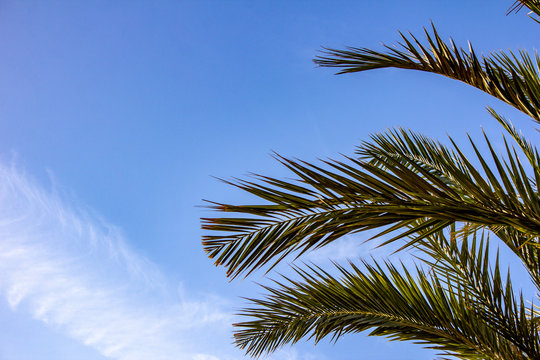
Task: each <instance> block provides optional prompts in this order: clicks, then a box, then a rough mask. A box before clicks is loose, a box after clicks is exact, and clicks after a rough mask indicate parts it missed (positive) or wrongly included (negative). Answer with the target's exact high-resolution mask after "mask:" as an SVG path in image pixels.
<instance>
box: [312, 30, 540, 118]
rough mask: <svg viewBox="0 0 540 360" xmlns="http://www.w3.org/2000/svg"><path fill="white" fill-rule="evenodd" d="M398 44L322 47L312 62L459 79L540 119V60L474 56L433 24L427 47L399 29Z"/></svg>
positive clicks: (344, 68)
mask: <svg viewBox="0 0 540 360" xmlns="http://www.w3.org/2000/svg"><path fill="white" fill-rule="evenodd" d="M400 35H401V39H402V42H398V46H396V47H393V46H388V45H385V46H384V47H385V51H376V50H371V49H367V48H355V47H349V48H347V49H346V50H335V49H326V50H325V51H324V55H323V56H318V57H317V58H316V59H315V60H314V61H315V63H316V64H318V65H320V66H324V67H336V68H341V69H342V70H340V71H339V72H338V74H344V73H352V72H359V71H365V70H373V69H380V68H389V67H392V68H400V69H410V70H420V71H426V72H431V73H436V74H440V75H444V76H447V77H449V78H452V79H455V80H460V81H463V82H465V83H467V84H469V85H472V86H474V87H476V88H478V89H480V90H482V91H484V92H486V93H488V94H490V95H493V96H495V97H496V98H498V99H500V100H502V101H504V102H506V103H508V104H510V105H512V106H514V107H515V108H516V109H518V110H520V111H522V112H524V113H525V114H527V115H529V116H531V117H532V118H533V119H534V120H536V121H537V122H540V91H539V89H540V73H539V70H538V69H539V64H540V59H539V58H538V55H537V54H535V57H534V60H533V59H531V57H530V56H529V55H528V54H527V53H526V52H524V51H520V52H519V56H518V55H516V54H514V53H512V52H509V53H508V54H506V53H504V52H499V53H496V54H493V55H492V56H491V57H485V56H478V55H476V52H475V51H474V50H473V48H472V46H471V45H470V44H469V49H468V50H465V49H463V48H458V47H457V46H456V44H455V43H454V41H453V40H450V43H449V44H447V43H445V42H444V41H443V40H442V39H441V38H440V36H439V34H438V33H437V30H436V29H435V26H433V30H432V34H430V33H429V32H428V31H427V30H425V35H426V39H427V45H423V44H422V43H421V42H420V40H418V39H417V38H416V37H415V36H414V35H412V34H409V36H406V35H404V34H402V33H400Z"/></svg>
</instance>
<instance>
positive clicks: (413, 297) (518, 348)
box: [202, 0, 540, 359]
mask: <svg viewBox="0 0 540 360" xmlns="http://www.w3.org/2000/svg"><path fill="white" fill-rule="evenodd" d="M522 8H527V9H528V10H529V11H530V13H529V16H530V17H532V18H533V20H535V21H538V16H540V1H536V0H535V1H517V2H515V3H514V4H513V5H512V7H511V8H510V9H509V13H511V12H517V11H519V10H520V9H522ZM425 35H426V43H427V44H426V45H424V44H422V42H421V41H420V40H418V38H417V37H415V36H414V35H412V34H409V35H408V36H406V35H403V34H401V38H402V41H401V42H400V43H398V47H391V46H386V47H385V49H386V50H385V51H383V52H380V51H375V50H371V49H366V48H348V49H346V50H334V49H327V50H326V52H325V55H324V56H321V57H318V58H317V59H315V62H316V63H317V64H319V65H320V66H325V67H337V68H339V69H340V70H339V73H340V74H343V73H350V72H358V71H365V70H372V69H378V68H387V67H393V68H402V69H410V70H421V71H426V72H431V73H435V74H440V75H444V76H447V77H449V78H452V79H456V80H460V81H462V82H464V83H466V84H469V85H472V86H474V87H476V88H478V89H480V90H482V91H484V92H486V93H488V94H490V95H492V96H494V97H496V98H498V99H500V100H502V101H504V102H506V103H508V104H510V105H512V106H514V107H515V108H516V109H518V110H520V111H521V112H523V113H525V114H527V115H529V116H530V117H531V118H532V119H533V120H534V121H536V122H540V73H539V69H540V57H539V56H538V55H537V54H536V53H535V54H534V56H530V55H529V54H528V53H526V52H525V51H520V52H519V53H518V55H516V54H514V53H512V52H507V53H504V52H498V53H494V54H491V56H489V57H484V56H481V57H479V56H477V55H476V53H475V52H474V50H473V48H472V46H470V45H469V48H468V50H464V49H462V48H458V47H457V46H456V45H455V44H454V42H453V41H450V43H449V44H447V43H445V42H444V41H443V40H442V39H441V38H440V37H439V35H438V33H437V31H436V29H435V27H434V26H432V32H431V33H430V32H428V31H426V32H425ZM488 111H489V112H490V114H491V115H492V116H493V117H494V118H495V119H496V120H497V121H498V122H499V123H500V124H501V126H502V127H503V128H504V129H505V130H506V132H507V133H508V134H509V136H510V138H511V139H512V140H513V142H515V145H512V144H511V143H509V141H507V139H506V138H503V141H504V144H505V149H506V150H505V153H504V154H503V155H498V154H497V153H496V152H495V150H494V148H493V146H492V143H491V141H490V140H489V139H488V137H487V136H484V142H485V146H486V147H487V149H488V154H487V155H486V154H482V153H481V152H480V150H479V146H478V145H477V143H475V142H474V141H473V140H472V139H469V142H470V144H469V145H470V147H471V150H472V151H469V153H472V154H473V155H472V156H466V155H465V153H466V152H465V151H464V150H463V149H462V148H460V147H459V146H458V145H457V144H456V142H455V141H454V140H453V139H451V138H450V139H449V142H450V143H451V144H452V146H451V147H448V146H445V145H443V144H441V143H439V142H437V141H435V140H432V139H430V138H428V137H426V136H423V135H421V134H417V133H413V132H411V131H407V130H403V129H395V130H389V131H387V132H385V133H382V134H375V135H372V136H371V140H369V141H366V142H364V143H363V144H361V145H360V146H359V147H358V149H357V151H356V156H355V157H349V158H345V159H344V160H342V161H337V160H327V161H321V163H319V164H310V163H306V162H303V161H299V160H293V159H286V158H283V157H281V156H279V155H276V156H275V158H276V159H277V160H278V161H280V162H281V163H282V164H283V165H284V166H285V167H287V168H288V169H289V170H290V171H291V172H292V173H293V174H295V175H296V177H297V180H296V181H294V180H293V181H285V180H280V179H276V178H271V177H267V176H262V175H255V179H254V180H252V181H249V180H240V179H236V180H234V181H227V182H228V183H229V184H231V185H234V186H236V187H238V188H240V189H242V190H244V191H247V192H249V193H251V194H253V195H255V196H256V197H257V198H259V199H261V203H258V204H254V205H229V204H220V203H214V202H212V203H211V204H210V207H211V208H212V209H214V210H215V211H218V212H222V213H227V214H224V215H223V216H222V217H215V218H206V219H203V220H202V221H203V228H204V229H206V230H208V233H209V234H208V235H205V236H204V238H203V246H204V249H205V251H206V252H207V254H208V256H209V257H210V258H212V259H214V261H215V263H216V265H223V266H225V267H226V268H227V275H228V276H230V277H232V278H234V277H236V276H239V275H245V276H247V275H249V274H250V273H251V272H252V271H254V270H256V269H259V268H262V267H266V269H267V270H270V269H272V267H273V266H275V265H276V264H278V263H279V262H280V261H282V260H283V259H284V258H285V257H287V256H288V255H294V256H296V257H299V256H301V255H302V254H304V253H306V252H307V251H310V250H313V249H317V248H320V247H322V246H326V245H328V244H330V243H332V242H333V241H335V240H337V239H339V238H341V237H342V236H343V235H346V234H351V233H357V232H362V231H366V230H374V229H378V231H379V232H378V233H377V234H376V235H375V236H374V237H379V236H385V237H386V238H387V240H386V241H385V243H383V245H382V246H384V245H386V244H388V243H391V242H395V241H398V240H399V241H400V242H401V243H402V244H403V245H402V247H401V248H400V250H403V249H409V250H414V251H415V254H417V264H416V267H415V268H413V269H409V268H407V267H405V266H403V265H401V266H399V267H398V266H395V265H392V264H390V263H388V262H387V263H385V264H380V263H377V262H376V261H370V262H368V261H363V262H362V263H361V264H354V263H352V262H351V263H349V265H348V266H340V265H337V264H336V265H335V268H334V269H333V271H325V270H323V269H321V268H319V267H316V266H307V269H302V268H295V270H296V275H297V277H298V278H299V280H294V279H289V278H282V279H281V280H279V281H275V282H274V286H264V289H265V291H266V293H267V295H266V297H264V298H262V299H250V300H249V301H250V303H251V305H250V306H249V307H247V308H246V309H244V310H243V311H242V313H241V315H243V316H244V317H245V318H246V320H245V321H242V322H240V323H238V324H235V325H236V327H237V329H238V330H237V332H236V333H235V340H236V344H237V345H238V346H239V347H240V348H243V349H245V350H246V352H247V353H248V354H250V355H253V356H259V355H261V354H264V353H267V352H272V351H274V350H276V349H277V348H278V347H280V346H282V345H284V344H287V343H295V342H297V341H299V340H300V339H302V338H312V339H313V340H314V341H315V342H318V341H320V340H321V339H323V338H326V337H329V338H330V339H332V340H337V339H338V338H339V337H340V336H342V335H343V334H346V333H356V332H362V331H369V334H370V335H376V336H386V337H388V338H389V339H390V340H406V341H413V342H416V343H420V344H423V345H424V346H425V347H428V348H433V349H436V350H438V351H439V353H440V355H441V356H442V357H449V356H450V357H457V358H461V359H540V338H539V336H540V334H539V332H538V326H539V325H538V323H539V316H538V315H539V314H538V311H537V308H536V306H535V305H534V304H533V303H532V299H531V301H526V300H524V296H523V295H522V293H521V292H520V291H518V290H515V289H514V287H513V285H512V281H511V277H510V273H509V272H508V273H507V274H506V275H503V274H502V273H501V268H500V265H499V254H498V251H497V252H496V254H491V255H490V248H491V249H492V248H493V247H492V246H490V240H489V238H490V236H491V237H495V238H496V242H497V244H501V246H506V247H507V248H508V249H510V250H511V251H512V252H513V253H514V254H516V256H517V257H518V258H519V259H520V260H521V262H522V265H523V266H524V268H525V269H526V270H527V271H528V273H529V274H530V280H531V282H532V284H534V286H535V287H536V288H537V289H539V290H540V196H539V195H540V194H539V190H538V183H539V182H540V156H539V153H538V150H537V149H536V147H535V146H534V145H533V144H532V143H531V142H530V141H529V140H527V138H525V137H524V136H523V135H522V134H521V133H520V132H519V131H518V130H516V129H515V127H514V126H513V124H512V123H511V122H510V121H509V120H507V119H505V118H504V117H503V116H501V115H499V114H498V113H496V112H495V111H494V110H493V109H491V108H489V109H488ZM516 145H517V146H516ZM492 252H493V251H492ZM334 273H337V274H338V275H337V276H336V275H333V274H334Z"/></svg>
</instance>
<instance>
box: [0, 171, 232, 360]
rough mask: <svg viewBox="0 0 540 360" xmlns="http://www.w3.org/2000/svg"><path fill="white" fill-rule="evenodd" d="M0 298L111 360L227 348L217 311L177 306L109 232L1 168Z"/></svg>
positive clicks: (151, 268)
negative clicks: (212, 345)
mask: <svg viewBox="0 0 540 360" xmlns="http://www.w3.org/2000/svg"><path fill="white" fill-rule="evenodd" d="M0 293H1V294H2V296H5V298H6V300H7V302H8V304H9V306H10V307H11V308H12V309H13V310H14V311H23V312H28V313H29V314H30V315H31V316H32V317H34V318H35V319H38V320H40V321H43V322H45V323H47V324H49V325H50V326H51V327H54V328H56V329H59V330H60V331H61V332H64V333H65V334H67V335H68V336H71V337H73V338H75V339H77V340H79V341H80V342H82V343H83V344H85V345H87V346H90V347H93V348H95V349H96V350H98V351H99V352H100V353H101V354H103V355H104V356H106V357H109V358H112V359H119V360H124V359H125V360H128V359H129V360H137V359H155V360H159V359H163V360H167V359H193V360H203V359H204V360H217V359H218V358H217V357H216V356H219V357H223V356H222V354H210V353H208V354H207V352H209V351H207V349H206V348H203V349H201V348H200V346H201V345H202V343H200V342H199V343H197V337H198V336H201V335H206V336H205V337H206V338H208V336H209V335H210V334H213V333H219V336H222V337H225V339H224V340H225V341H224V343H227V342H228V340H230V338H228V336H230V333H229V329H228V324H230V322H231V315H230V314H228V313H227V312H225V311H223V310H222V309H220V308H219V306H218V305H216V303H219V302H216V301H215V299H209V298H208V299H206V300H205V299H203V300H201V299H200V297H198V298H197V300H192V299H193V298H194V296H191V297H189V293H188V292H187V291H186V290H182V295H181V296H179V295H178V294H177V291H176V289H173V288H172V287H170V286H168V285H167V280H166V278H165V277H164V276H163V275H162V274H161V273H160V271H159V269H158V268H157V267H156V266H155V265H154V264H152V263H151V262H150V261H148V260H147V259H145V258H144V257H143V256H141V255H139V254H137V253H136V252H134V251H133V250H131V249H130V247H129V246H128V245H127V244H126V242H125V240H124V237H123V235H122V233H121V231H120V230H119V229H118V228H116V227H114V226H112V225H110V224H107V222H106V221H104V220H103V219H100V218H99V217H98V216H96V215H90V214H89V211H88V210H82V209H81V208H80V207H75V206H71V205H69V204H68V202H66V201H65V200H62V198H61V197H60V196H59V195H57V194H55V193H54V192H49V191H45V190H44V189H43V188H42V187H40V186H38V185H37V184H36V182H33V181H31V180H29V179H28V177H26V176H25V175H23V174H22V173H21V172H20V171H18V170H17V169H15V168H14V167H9V166H5V165H2V164H0ZM171 294H172V295H171ZM171 299H173V300H171ZM201 350H202V351H201ZM227 357H229V356H227Z"/></svg>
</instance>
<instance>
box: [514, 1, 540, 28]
mask: <svg viewBox="0 0 540 360" xmlns="http://www.w3.org/2000/svg"><path fill="white" fill-rule="evenodd" d="M523 7H527V8H528V9H529V10H530V11H531V12H530V13H529V14H528V15H529V17H530V18H531V19H533V20H534V21H536V22H537V23H540V20H539V18H538V17H539V16H540V1H538V0H518V1H516V2H515V3H514V4H512V6H511V7H510V8H509V9H508V12H507V14H510V13H512V12H515V13H517V12H519V11H520V10H521V9H523ZM533 13H534V14H535V15H536V17H534V16H532V14H533Z"/></svg>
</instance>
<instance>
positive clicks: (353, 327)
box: [235, 262, 539, 360]
mask: <svg viewBox="0 0 540 360" xmlns="http://www.w3.org/2000/svg"><path fill="white" fill-rule="evenodd" d="M363 267H364V269H365V270H361V269H360V268H359V267H357V266H356V265H354V264H352V263H351V264H350V269H346V268H344V267H340V266H337V269H338V271H339V273H340V275H341V277H340V278H336V277H334V276H332V275H330V274H329V273H328V272H325V271H323V270H321V269H320V268H317V269H314V268H311V270H310V271H303V270H297V273H298V275H299V277H300V280H299V281H292V280H289V279H286V280H287V283H286V284H283V283H280V282H276V285H275V286H273V287H266V291H267V292H268V295H267V296H266V298H265V299H259V300H257V299H251V300H250V301H251V303H252V307H249V308H247V309H244V310H243V311H242V312H241V314H240V315H242V316H245V317H248V318H249V320H248V321H244V322H240V323H238V324H235V326H236V327H237V328H239V330H238V331H237V332H236V333H235V341H236V344H237V345H238V346H239V347H240V348H242V349H245V351H246V352H247V354H249V355H252V356H259V355H261V354H263V353H265V352H272V351H274V350H275V349H276V348H277V347H279V346H282V345H284V344H287V343H295V342H297V341H299V340H300V339H302V338H312V339H314V341H315V342H318V341H320V340H321V339H323V338H325V337H330V338H331V339H332V340H337V339H338V338H339V337H341V336H342V335H344V334H347V333H357V332H362V331H370V335H374V336H386V337H388V338H389V339H391V340H400V341H404V340H407V341H413V342H416V343H420V344H424V345H425V346H426V347H428V348H433V349H437V350H439V351H441V353H442V354H443V355H449V356H456V357H458V358H463V359H507V360H508V359H529V358H536V357H537V356H538V355H539V353H538V349H537V346H534V347H532V348H530V349H529V348H522V347H521V344H520V343H519V342H517V343H516V342H513V341H512V340H508V339H507V338H505V337H504V336H501V334H500V331H499V329H497V328H496V327H494V326H491V325H489V323H487V322H485V319H484V317H483V316H482V313H481V311H479V310H477V309H475V308H474V307H472V306H471V302H470V301H469V300H470V299H468V297H467V294H463V293H461V294H460V293H458V291H448V290H447V289H446V287H445V284H444V283H443V282H441V281H440V280H439V279H438V278H437V277H436V276H434V275H431V276H429V275H426V274H425V273H424V272H423V271H422V270H421V269H418V268H417V269H416V271H415V273H414V274H413V273H410V272H409V271H408V270H407V269H406V268H404V267H403V268H396V267H395V266H393V265H390V264H386V265H385V266H384V267H383V266H380V265H379V264H377V263H375V264H374V265H369V264H367V263H366V262H364V263H363ZM514 315H515V316H516V318H517V321H518V322H519V323H520V324H521V322H526V324H525V327H526V328H527V329H529V330H530V328H531V326H530V324H529V323H530V322H529V321H528V320H527V319H526V318H520V314H519V312H518V313H517V314H515V313H512V316H514ZM533 332H536V329H535V328H534V329H533Z"/></svg>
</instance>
